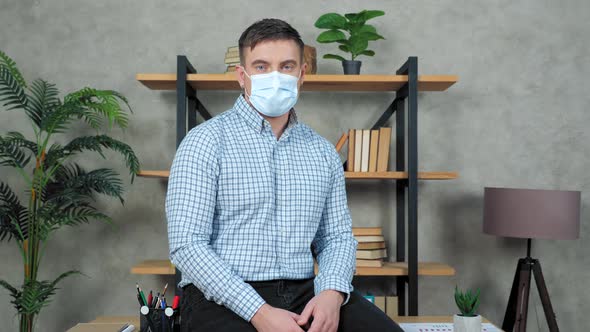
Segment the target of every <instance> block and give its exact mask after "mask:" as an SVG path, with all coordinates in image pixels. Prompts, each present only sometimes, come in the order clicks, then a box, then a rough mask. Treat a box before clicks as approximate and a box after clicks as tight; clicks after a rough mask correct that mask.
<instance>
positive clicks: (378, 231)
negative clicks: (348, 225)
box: [352, 227, 383, 236]
mask: <svg viewBox="0 0 590 332" xmlns="http://www.w3.org/2000/svg"><path fill="white" fill-rule="evenodd" d="M352 234H353V235H358V236H363V235H383V229H382V228H381V227H353V228H352Z"/></svg>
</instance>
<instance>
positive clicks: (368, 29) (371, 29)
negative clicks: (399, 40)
mask: <svg viewBox="0 0 590 332" xmlns="http://www.w3.org/2000/svg"><path fill="white" fill-rule="evenodd" d="M356 32H357V33H363V32H372V33H377V29H375V27H374V26H372V25H370V24H365V25H363V26H362V27H360V29H359V30H358V31H356Z"/></svg>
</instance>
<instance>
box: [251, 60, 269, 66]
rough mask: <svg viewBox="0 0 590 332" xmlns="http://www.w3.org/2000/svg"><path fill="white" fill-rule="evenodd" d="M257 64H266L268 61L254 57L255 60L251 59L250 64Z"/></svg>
mask: <svg viewBox="0 0 590 332" xmlns="http://www.w3.org/2000/svg"><path fill="white" fill-rule="evenodd" d="M257 64H263V65H268V61H264V60H262V59H256V60H254V61H252V63H251V65H252V66H254V65H257Z"/></svg>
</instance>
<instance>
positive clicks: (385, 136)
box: [377, 127, 391, 172]
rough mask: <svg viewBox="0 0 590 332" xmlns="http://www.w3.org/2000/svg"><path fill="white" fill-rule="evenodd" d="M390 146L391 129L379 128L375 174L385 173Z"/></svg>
mask: <svg viewBox="0 0 590 332" xmlns="http://www.w3.org/2000/svg"><path fill="white" fill-rule="evenodd" d="M390 145H391V127H381V128H379V148H378V151H377V172H387V166H388V163H389V149H390Z"/></svg>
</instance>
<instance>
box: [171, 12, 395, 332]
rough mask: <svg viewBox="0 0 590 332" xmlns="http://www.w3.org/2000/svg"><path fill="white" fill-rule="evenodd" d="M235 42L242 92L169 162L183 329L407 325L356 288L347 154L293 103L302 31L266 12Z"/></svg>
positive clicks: (301, 72) (300, 70)
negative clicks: (302, 116) (345, 163)
mask: <svg viewBox="0 0 590 332" xmlns="http://www.w3.org/2000/svg"><path fill="white" fill-rule="evenodd" d="M239 47H240V59H241V65H240V66H239V67H238V68H237V77H238V81H239V83H240V85H241V86H242V88H243V89H244V94H243V95H240V96H239V98H238V99H237V101H236V102H235V104H234V106H233V108H232V109H230V110H229V111H226V112H223V113H221V114H219V115H217V116H216V117H214V118H213V119H211V120H209V121H207V122H205V123H203V124H201V125H199V126H197V127H195V128H193V129H192V130H191V131H190V132H189V133H188V135H187V136H186V138H185V139H184V140H183V141H182V143H181V145H180V146H179V148H178V151H177V153H176V156H175V158H174V162H173V164H172V168H171V173H170V179H169V184H168V193H167V197H166V214H167V218H168V236H169V242H170V257H171V259H172V262H173V263H174V264H175V265H176V267H177V268H178V269H179V270H180V271H182V281H181V282H180V286H181V287H183V290H184V291H183V300H182V304H181V318H182V324H181V325H182V330H183V331H195V330H198V331H259V332H266V331H269V332H276V331H304V330H307V331H310V332H319V331H322V332H323V331H327V332H335V331H337V330H338V331H401V329H400V328H399V327H398V326H397V325H396V324H395V323H394V322H393V321H391V320H390V319H389V318H388V317H387V316H386V315H385V314H383V313H382V312H381V311H380V310H379V309H378V308H377V307H376V306H374V305H373V304H371V303H370V302H368V301H367V300H365V299H364V298H363V297H362V296H360V295H359V294H358V293H356V292H352V285H351V281H352V277H353V274H354V269H355V252H356V244H357V243H356V241H355V239H354V237H353V235H352V230H351V227H352V222H351V219H350V213H349V210H348V205H347V200H346V191H345V184H344V173H343V169H342V164H341V160H340V157H339V155H338V153H337V152H336V150H335V149H334V147H333V145H332V144H331V143H330V142H328V141H327V140H326V139H324V138H322V137H321V136H320V135H318V134H317V133H315V132H314V131H313V130H312V129H311V128H309V127H308V126H306V125H304V124H302V123H300V122H299V121H298V120H297V116H296V113H295V110H294V109H293V108H292V107H293V105H294V104H295V103H296V101H297V97H298V95H299V91H300V88H301V84H302V83H303V81H304V79H305V69H306V66H307V65H306V64H304V63H303V42H302V41H301V38H300V36H299V33H298V32H297V31H296V30H295V29H293V28H292V27H291V26H290V25H289V24H287V23H285V22H283V21H281V20H276V19H264V20H261V21H258V22H256V23H254V24H253V25H251V26H250V27H249V28H248V29H246V31H244V33H243V34H242V36H241V37H240V40H239ZM313 257H316V259H317V261H318V265H319V273H318V275H317V276H316V277H315V278H314V264H313Z"/></svg>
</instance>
